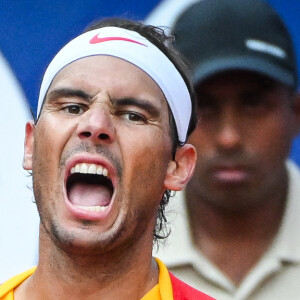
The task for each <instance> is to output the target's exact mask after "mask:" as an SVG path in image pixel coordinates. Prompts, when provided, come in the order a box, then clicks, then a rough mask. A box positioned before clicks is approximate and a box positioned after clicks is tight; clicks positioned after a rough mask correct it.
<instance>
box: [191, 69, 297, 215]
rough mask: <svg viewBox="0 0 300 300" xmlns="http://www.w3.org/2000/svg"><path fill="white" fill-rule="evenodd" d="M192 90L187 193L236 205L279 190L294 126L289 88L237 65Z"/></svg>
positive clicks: (218, 204)
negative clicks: (194, 107) (195, 115)
mask: <svg viewBox="0 0 300 300" xmlns="http://www.w3.org/2000/svg"><path fill="white" fill-rule="evenodd" d="M196 94H197V96H198V102H199V104H200V108H199V111H200V120H199V123H198V126H197V128H196V130H195V132H194V133H193V134H192V137H191V139H190V142H191V143H192V144H194V145H195V147H196V149H197V152H198V162H197V165H196V170H195V175H194V177H193V178H192V180H191V181H190V183H189V185H188V187H189V188H188V191H189V192H188V195H192V197H191V198H193V199H194V201H195V202H197V201H206V203H210V204H211V205H213V206H215V207H219V208H223V209H226V210H239V209H247V208H251V207H253V206H254V205H259V204H262V203H263V201H264V200H266V199H268V198H269V199H270V197H272V193H274V194H275V195H276V193H278V191H282V189H283V186H284V185H285V183H286V180H285V179H286V174H285V167H284V164H285V159H286V157H287V156H288V154H289V149H290V144H291V141H292V139H293V137H294V135H295V134H296V132H297V128H298V123H297V115H296V109H295V105H294V103H293V100H292V99H291V96H290V91H289V90H288V89H287V88H286V87H284V86H282V85H280V84H277V83H274V82H271V81H270V80H269V81H268V80H267V79H266V78H264V77H261V76H259V75H257V74H254V73H250V72H241V71H240V72H226V73H223V74H219V75H216V76H214V77H212V78H210V79H208V80H206V81H205V82H203V83H201V84H200V85H199V86H198V87H197V88H196ZM298 106H299V105H298ZM200 199H201V200H200Z"/></svg>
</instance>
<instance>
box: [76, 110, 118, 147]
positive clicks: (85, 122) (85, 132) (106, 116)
mask: <svg viewBox="0 0 300 300" xmlns="http://www.w3.org/2000/svg"><path fill="white" fill-rule="evenodd" d="M76 133H77V136H79V138H80V139H82V140H85V139H89V140H91V141H93V142H94V143H98V142H102V143H111V142H112V141H113V140H114V138H115V128H114V124H113V120H112V115H111V113H110V112H109V109H108V108H105V107H100V106H98V107H93V108H89V109H88V110H87V111H86V112H85V113H84V114H83V115H82V116H81V119H80V121H79V124H78V126H77V129H76Z"/></svg>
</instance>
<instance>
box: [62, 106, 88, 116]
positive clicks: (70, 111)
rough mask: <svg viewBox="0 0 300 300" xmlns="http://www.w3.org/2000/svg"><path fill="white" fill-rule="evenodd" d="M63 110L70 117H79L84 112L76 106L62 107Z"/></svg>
mask: <svg viewBox="0 0 300 300" xmlns="http://www.w3.org/2000/svg"><path fill="white" fill-rule="evenodd" d="M63 110H64V112H66V113H67V114H70V115H80V114H82V113H83V112H84V110H83V108H82V107H81V106H80V105H77V104H72V105H68V106H66V107H64V108H63Z"/></svg>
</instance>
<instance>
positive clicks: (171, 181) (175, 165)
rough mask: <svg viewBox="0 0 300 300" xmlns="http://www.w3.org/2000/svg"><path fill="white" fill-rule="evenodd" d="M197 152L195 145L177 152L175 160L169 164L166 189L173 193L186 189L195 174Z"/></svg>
mask: <svg viewBox="0 0 300 300" xmlns="http://www.w3.org/2000/svg"><path fill="white" fill-rule="evenodd" d="M196 160H197V152H196V149H195V147H194V146H193V145H191V144H185V145H183V146H182V147H179V148H178V149H177V150H176V155H175V159H174V160H172V161H170V162H169V166H168V170H167V174H166V178H165V188H166V189H169V190H172V191H180V190H182V189H184V187H185V185H186V184H187V182H188V181H189V180H190V178H191V177H192V176H193V174H194V169H195V165H196Z"/></svg>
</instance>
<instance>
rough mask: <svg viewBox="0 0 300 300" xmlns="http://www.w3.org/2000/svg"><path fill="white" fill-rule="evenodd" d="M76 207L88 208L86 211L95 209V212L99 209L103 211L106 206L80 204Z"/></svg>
mask: <svg viewBox="0 0 300 300" xmlns="http://www.w3.org/2000/svg"><path fill="white" fill-rule="evenodd" d="M77 207H79V208H81V209H84V210H88V211H95V212H99V211H104V210H105V209H106V208H107V206H98V205H95V206H81V205H77Z"/></svg>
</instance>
